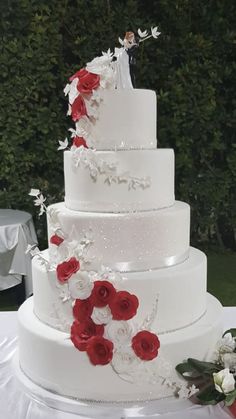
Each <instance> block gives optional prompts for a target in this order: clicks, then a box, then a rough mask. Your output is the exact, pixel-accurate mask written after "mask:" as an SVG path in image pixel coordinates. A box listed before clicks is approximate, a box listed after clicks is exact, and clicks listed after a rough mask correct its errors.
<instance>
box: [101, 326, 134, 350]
mask: <svg viewBox="0 0 236 419" xmlns="http://www.w3.org/2000/svg"><path fill="white" fill-rule="evenodd" d="M105 334H106V336H107V338H108V339H110V340H111V341H112V342H113V343H114V345H115V346H122V345H127V344H130V342H131V339H132V336H133V334H134V330H133V327H132V325H131V323H129V322H126V321H123V320H122V321H118V320H113V321H112V322H111V323H109V324H108V325H107V326H106V328H105Z"/></svg>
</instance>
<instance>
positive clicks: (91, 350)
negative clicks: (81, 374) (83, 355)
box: [86, 336, 113, 365]
mask: <svg viewBox="0 0 236 419" xmlns="http://www.w3.org/2000/svg"><path fill="white" fill-rule="evenodd" d="M86 351H87V354H88V357H89V359H90V361H91V363H92V364H93V365H106V364H109V362H110V361H111V360H112V356H113V343H112V342H111V341H110V340H108V339H105V338H103V337H100V336H95V337H93V338H91V339H90V340H89V342H88V344H87V349H86Z"/></svg>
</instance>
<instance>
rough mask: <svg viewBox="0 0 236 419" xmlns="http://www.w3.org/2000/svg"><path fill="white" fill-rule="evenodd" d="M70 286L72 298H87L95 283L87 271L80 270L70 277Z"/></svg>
mask: <svg viewBox="0 0 236 419" xmlns="http://www.w3.org/2000/svg"><path fill="white" fill-rule="evenodd" d="M68 287H69V291H70V295H71V297H72V298H75V299H76V298H79V299H81V300H85V299H86V298H88V297H89V296H90V294H91V291H92V289H93V283H92V282H91V280H90V277H89V275H88V272H87V271H79V272H76V274H74V275H72V276H71V277H70V279H69V281H68Z"/></svg>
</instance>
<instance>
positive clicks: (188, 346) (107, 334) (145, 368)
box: [19, 28, 222, 402]
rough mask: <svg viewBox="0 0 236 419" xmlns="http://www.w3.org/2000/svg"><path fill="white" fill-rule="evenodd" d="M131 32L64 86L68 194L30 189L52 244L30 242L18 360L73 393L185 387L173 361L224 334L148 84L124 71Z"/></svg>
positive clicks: (155, 393)
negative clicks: (49, 198)
mask: <svg viewBox="0 0 236 419" xmlns="http://www.w3.org/2000/svg"><path fill="white" fill-rule="evenodd" d="M152 31H153V32H152V35H153V36H154V37H155V35H156V36H158V35H157V31H156V29H155V28H154V29H153V30H152ZM140 35H141V38H142V39H143V38H145V36H146V34H145V33H142V32H140ZM133 44H134V38H132V34H130V33H128V35H127V36H126V38H125V40H124V43H123V45H122V47H121V48H119V49H116V50H115V54H112V53H111V52H110V51H108V52H107V53H104V54H103V55H102V56H101V57H97V58H95V59H94V60H93V61H91V62H90V63H88V64H87V66H86V68H84V69H81V70H79V71H78V72H77V73H75V74H74V76H72V77H71V79H70V83H69V84H68V85H67V86H66V88H65V93H66V94H68V96H69V110H68V113H69V114H70V115H71V117H72V119H73V121H74V122H75V129H71V134H72V146H71V147H70V148H69V146H68V140H66V141H64V142H60V147H59V148H61V149H63V148H65V150H64V174H65V202H62V203H57V204H54V205H51V206H49V207H48V208H46V207H45V201H44V198H43V196H42V195H41V194H40V192H39V191H37V190H33V192H32V193H31V194H32V195H35V197H36V201H35V202H36V205H41V212H44V211H45V210H46V212H47V223H48V238H49V249H48V250H46V251H44V252H42V253H39V252H38V250H37V249H33V250H32V253H34V257H33V267H32V269H33V289H34V295H33V297H32V298H30V299H28V300H27V301H26V302H25V303H24V304H23V305H22V306H21V308H20V310H19V358H20V366H21V369H22V371H23V372H24V373H25V375H26V376H28V377H29V378H30V379H31V380H32V381H33V382H35V383H36V384H38V385H40V386H42V387H44V388H46V389H47V390H50V391H52V392H56V393H59V394H60V395H64V396H68V397H76V398H78V399H81V400H97V401H98V400H99V401H104V402H106V401H114V402H121V401H137V400H151V399H159V398H162V397H167V396H170V395H173V394H181V393H182V394H185V395H187V396H189V395H191V394H192V393H193V392H194V389H193V388H187V387H186V384H185V382H184V381H183V380H182V379H181V378H180V377H178V375H177V373H176V372H175V366H176V365H177V364H178V363H180V362H182V361H183V360H184V359H186V358H188V357H193V358H199V359H207V358H209V357H210V355H211V353H212V351H213V348H214V346H215V343H216V341H217V340H218V338H219V337H220V335H221V314H222V307H221V305H220V303H219V302H218V300H216V299H215V298H214V297H213V296H211V295H209V294H207V292H206V256H205V254H204V253H202V252H201V251H199V250H197V249H195V248H193V247H190V244H189V230H190V207H189V205H188V204H186V203H184V202H180V201H175V196H174V152H173V150H171V149H161V148H158V149H157V148H156V118H157V116H156V94H155V92H154V91H151V90H142V89H140V90H139V89H133V88H132V87H130V86H129V84H130V79H129V73H126V74H125V71H127V57H129V56H128V54H127V48H129V47H130V45H131V47H132V46H133ZM114 56H115V58H116V59H115V60H114ZM122 72H123V73H122ZM121 75H122V77H121ZM118 79H119V83H118V81H117V80H118ZM127 84H128V87H126V85H127Z"/></svg>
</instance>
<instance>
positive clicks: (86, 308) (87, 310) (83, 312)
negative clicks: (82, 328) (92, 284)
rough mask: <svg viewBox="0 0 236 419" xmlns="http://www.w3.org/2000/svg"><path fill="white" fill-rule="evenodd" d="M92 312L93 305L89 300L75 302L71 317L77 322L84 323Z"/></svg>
mask: <svg viewBox="0 0 236 419" xmlns="http://www.w3.org/2000/svg"><path fill="white" fill-rule="evenodd" d="M92 312H93V305H92V304H91V301H90V299H89V298H87V299H86V300H79V299H77V300H75V304H74V307H73V316H74V318H75V319H76V320H78V321H79V322H84V321H85V320H87V319H88V318H89V317H90V316H91V314H92Z"/></svg>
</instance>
